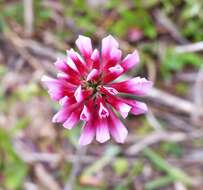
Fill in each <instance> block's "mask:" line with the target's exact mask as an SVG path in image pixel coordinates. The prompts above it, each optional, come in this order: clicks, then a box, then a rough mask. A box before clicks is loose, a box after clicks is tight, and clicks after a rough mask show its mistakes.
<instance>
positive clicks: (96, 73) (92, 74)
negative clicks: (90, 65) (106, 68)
mask: <svg viewBox="0 0 203 190" xmlns="http://www.w3.org/2000/svg"><path fill="white" fill-rule="evenodd" d="M98 76H99V71H98V70H97V69H92V70H91V71H90V73H89V74H88V75H87V81H90V80H95V79H97V78H98Z"/></svg>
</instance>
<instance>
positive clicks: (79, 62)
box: [67, 49, 87, 75]
mask: <svg viewBox="0 0 203 190" xmlns="http://www.w3.org/2000/svg"><path fill="white" fill-rule="evenodd" d="M67 54H68V56H69V57H70V58H71V60H72V61H73V62H74V63H75V65H76V67H77V70H78V71H79V72H80V74H81V75H84V74H85V73H86V72H87V67H86V65H85V62H84V60H83V59H82V57H81V56H80V55H79V54H78V53H77V52H75V51H74V50H73V49H70V50H67Z"/></svg>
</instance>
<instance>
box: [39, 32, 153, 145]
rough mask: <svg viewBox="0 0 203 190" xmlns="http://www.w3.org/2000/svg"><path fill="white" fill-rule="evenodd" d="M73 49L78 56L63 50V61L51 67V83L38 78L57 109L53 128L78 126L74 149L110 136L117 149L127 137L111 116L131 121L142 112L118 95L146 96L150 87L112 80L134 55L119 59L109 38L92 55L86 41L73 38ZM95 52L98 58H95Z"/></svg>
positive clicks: (142, 105) (143, 108)
mask: <svg viewBox="0 0 203 190" xmlns="http://www.w3.org/2000/svg"><path fill="white" fill-rule="evenodd" d="M76 45H77V47H78V49H79V50H80V53H81V55H80V54H78V53H77V52H75V51H74V50H73V49H70V50H67V58H65V59H61V58H59V59H58V60H57V61H56V62H55V66H56V67H57V69H58V70H59V73H58V75H57V79H54V78H51V77H48V76H43V77H42V81H43V82H44V84H45V85H46V87H47V88H48V92H49V94H50V96H51V98H52V99H53V100H56V101H59V103H60V105H61V109H60V111H59V112H58V113H56V114H55V115H54V117H53V122H59V123H63V126H64V127H65V128H67V129H72V128H73V127H74V126H76V125H77V123H79V121H83V122H84V125H83V127H82V132H81V136H80V140H79V143H80V144H81V145H87V144H89V143H91V142H92V140H93V139H94V137H95V136H96V140H97V141H98V142H100V143H104V142H106V141H107V140H109V139H110V136H112V137H113V138H114V139H115V141H116V142H118V143H123V142H124V141H125V139H126V137H127V134H128V131H127V129H126V127H125V126H124V124H123V123H122V122H121V121H120V119H119V118H118V116H117V113H119V114H120V115H121V116H122V117H123V118H126V117H127V116H128V113H129V112H130V113H132V114H134V115H139V114H143V113H145V112H146V111H147V106H146V104H145V103H142V102H139V101H136V100H132V99H126V98H122V97H121V96H120V94H121V93H125V94H131V95H136V96H142V95H145V94H146V93H148V91H149V90H150V88H151V86H152V82H151V81H148V80H146V79H145V78H140V77H135V78H132V79H128V80H125V81H122V82H115V81H114V80H115V79H117V78H118V77H120V76H121V75H122V74H124V73H125V72H127V71H128V70H129V69H131V68H133V67H134V66H136V65H137V64H138V63H139V55H138V52H137V51H136V50H135V51H134V52H133V53H132V54H128V55H127V56H126V57H125V58H124V59H122V52H121V50H120V49H119V48H118V46H119V44H118V42H117V41H116V40H115V39H114V38H113V37H112V36H111V35H109V36H107V37H105V38H104V39H103V40H102V47H101V50H98V49H93V47H92V43H91V39H90V38H88V37H85V36H81V35H80V36H79V37H78V39H77V40H76ZM100 52H101V53H100Z"/></svg>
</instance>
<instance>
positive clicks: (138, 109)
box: [123, 99, 148, 115]
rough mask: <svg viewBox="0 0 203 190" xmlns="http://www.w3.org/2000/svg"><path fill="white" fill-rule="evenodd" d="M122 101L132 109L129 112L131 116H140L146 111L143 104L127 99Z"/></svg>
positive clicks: (145, 106)
mask: <svg viewBox="0 0 203 190" xmlns="http://www.w3.org/2000/svg"><path fill="white" fill-rule="evenodd" d="M123 101H125V102H126V103H127V104H129V105H130V106H131V107H132V109H131V110H130V112H131V113H132V114H133V115H140V114H143V113H146V112H147V111H148V109H147V105H146V104H145V103H143V102H140V101H137V100H129V99H123Z"/></svg>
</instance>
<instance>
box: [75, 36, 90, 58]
mask: <svg viewBox="0 0 203 190" xmlns="http://www.w3.org/2000/svg"><path fill="white" fill-rule="evenodd" d="M75 43H76V45H77V47H78V49H79V50H80V52H81V54H82V55H83V57H84V58H90V57H91V55H92V42H91V39H90V38H89V37H86V36H82V35H79V37H78V39H77V40H76V42H75Z"/></svg>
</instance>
